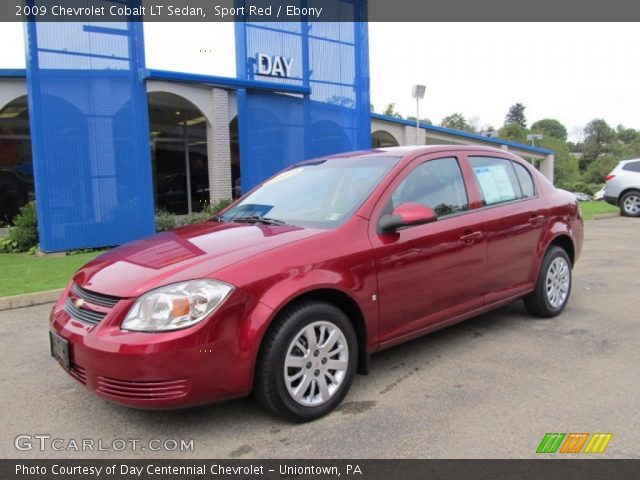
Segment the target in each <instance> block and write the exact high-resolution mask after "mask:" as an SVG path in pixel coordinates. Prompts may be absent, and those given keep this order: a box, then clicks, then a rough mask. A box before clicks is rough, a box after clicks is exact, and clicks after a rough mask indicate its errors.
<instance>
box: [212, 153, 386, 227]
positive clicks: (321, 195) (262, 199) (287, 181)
mask: <svg viewBox="0 0 640 480" xmlns="http://www.w3.org/2000/svg"><path fill="white" fill-rule="evenodd" d="M397 161H398V158H395V157H355V158H336V159H331V160H317V161H312V162H307V163H303V164H300V165H298V166H295V167H292V168H289V169H288V170H285V171H283V172H282V173H280V174H279V175H276V176H275V177H273V178H271V179H269V180H267V181H266V182H264V183H263V184H262V185H261V186H260V187H259V188H258V189H257V190H255V191H254V192H253V193H251V194H250V195H248V196H247V197H245V198H244V199H243V200H242V201H241V202H240V203H238V204H236V205H235V206H234V207H233V208H231V209H229V210H227V212H225V214H224V215H223V216H222V217H221V220H222V221H236V220H242V219H245V220H249V219H250V218H249V217H266V218H269V219H272V220H280V221H283V222H285V223H287V224H290V225H296V226H303V227H320V228H330V227H334V226H337V225H339V224H340V223H341V222H343V221H345V220H346V219H347V218H349V217H350V216H351V215H352V214H353V213H354V212H355V211H356V210H357V208H358V207H359V206H360V205H361V204H362V202H364V200H365V199H366V198H367V197H368V196H369V195H370V194H371V192H372V191H373V189H374V188H375V187H376V185H378V183H379V182H380V181H381V180H382V178H383V177H384V176H385V175H386V174H387V172H388V171H389V170H390V169H391V167H393V165H394V164H395V163H396V162H397Z"/></svg>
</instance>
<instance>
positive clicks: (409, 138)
mask: <svg viewBox="0 0 640 480" xmlns="http://www.w3.org/2000/svg"><path fill="white" fill-rule="evenodd" d="M425 143H426V135H425V131H424V128H420V129H419V130H418V143H416V126H415V125H411V126H409V125H405V126H404V143H403V145H424V144H425Z"/></svg>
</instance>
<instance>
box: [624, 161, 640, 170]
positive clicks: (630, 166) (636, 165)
mask: <svg viewBox="0 0 640 480" xmlns="http://www.w3.org/2000/svg"><path fill="white" fill-rule="evenodd" d="M622 169H623V170H627V171H629V172H640V162H629V163H625V164H624V167H622Z"/></svg>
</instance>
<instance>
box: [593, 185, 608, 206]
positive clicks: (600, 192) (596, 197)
mask: <svg viewBox="0 0 640 480" xmlns="http://www.w3.org/2000/svg"><path fill="white" fill-rule="evenodd" d="M605 188H606V185H603V186H602V188H601V189H600V190H598V191H597V192H596V193H594V194H593V199H594V200H596V201H598V202H599V201H600V200H604V189H605Z"/></svg>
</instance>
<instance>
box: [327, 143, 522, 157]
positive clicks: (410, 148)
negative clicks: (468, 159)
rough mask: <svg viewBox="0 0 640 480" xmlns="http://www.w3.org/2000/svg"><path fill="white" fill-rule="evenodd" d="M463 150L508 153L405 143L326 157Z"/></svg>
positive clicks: (403, 154) (462, 146)
mask: <svg viewBox="0 0 640 480" xmlns="http://www.w3.org/2000/svg"><path fill="white" fill-rule="evenodd" d="M465 150H467V151H468V150H473V151H485V152H487V153H501V154H504V153H510V152H507V151H505V150H502V149H499V148H493V147H484V146H479V145H407V146H402V147H382V148H372V149H370V150H359V151H355V152H346V153H339V154H336V155H330V156H327V157H324V158H326V159H327V160H328V159H336V158H356V157H371V156H379V157H404V156H406V155H409V154H420V153H422V154H425V153H435V152H458V151H465Z"/></svg>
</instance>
